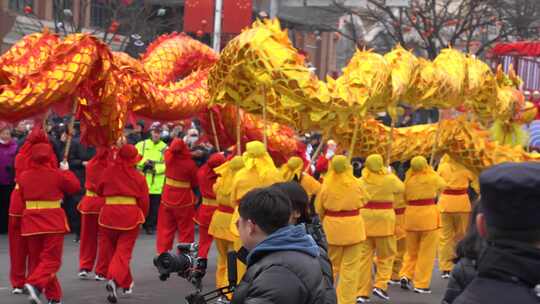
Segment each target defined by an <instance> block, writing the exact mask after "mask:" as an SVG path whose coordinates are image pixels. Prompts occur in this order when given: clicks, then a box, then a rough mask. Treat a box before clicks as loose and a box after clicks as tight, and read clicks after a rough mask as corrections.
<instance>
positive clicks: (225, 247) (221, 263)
mask: <svg viewBox="0 0 540 304" xmlns="http://www.w3.org/2000/svg"><path fill="white" fill-rule="evenodd" d="M214 241H215V244H216V249H217V263H216V287H217V288H221V287H225V286H228V285H229V278H228V271H227V254H228V252H229V251H231V250H233V242H230V241H227V240H224V239H214Z"/></svg>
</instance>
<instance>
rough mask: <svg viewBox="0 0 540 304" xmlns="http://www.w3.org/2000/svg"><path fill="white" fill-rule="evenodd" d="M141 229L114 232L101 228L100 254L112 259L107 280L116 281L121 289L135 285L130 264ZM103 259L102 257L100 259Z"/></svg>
mask: <svg viewBox="0 0 540 304" xmlns="http://www.w3.org/2000/svg"><path fill="white" fill-rule="evenodd" d="M137 236H139V227H137V228H135V229H131V230H113V229H108V228H104V227H99V246H100V248H99V252H100V255H101V254H102V253H103V255H104V256H105V257H111V259H110V263H109V269H108V271H107V279H109V280H114V281H115V282H116V284H117V285H118V286H119V287H122V288H126V289H128V288H129V287H130V285H131V283H133V277H132V276H131V270H130V269H129V263H130V262H131V256H132V253H133V248H134V247H135V242H136V241H137ZM100 258H101V257H100Z"/></svg>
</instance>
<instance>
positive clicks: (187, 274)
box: [154, 243, 206, 290]
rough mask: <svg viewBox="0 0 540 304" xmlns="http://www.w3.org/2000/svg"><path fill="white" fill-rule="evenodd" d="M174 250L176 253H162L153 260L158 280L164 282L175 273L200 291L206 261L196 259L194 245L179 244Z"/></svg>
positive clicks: (195, 247)
mask: <svg viewBox="0 0 540 304" xmlns="http://www.w3.org/2000/svg"><path fill="white" fill-rule="evenodd" d="M176 248H177V251H176V252H174V251H172V252H164V253H162V254H160V255H159V256H157V257H155V258H154V266H156V268H157V269H158V272H159V279H160V280H162V281H166V280H167V279H168V278H169V277H170V275H171V273H177V274H178V276H180V277H182V278H184V279H186V280H188V281H189V282H190V283H191V284H193V286H195V288H197V290H200V289H201V284H202V283H201V281H202V278H203V277H204V275H205V271H206V259H199V258H197V250H198V246H197V244H196V243H181V244H178V245H177V246H176Z"/></svg>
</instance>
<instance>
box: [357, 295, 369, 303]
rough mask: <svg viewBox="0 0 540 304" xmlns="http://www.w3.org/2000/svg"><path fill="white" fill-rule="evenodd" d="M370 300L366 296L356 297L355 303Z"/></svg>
mask: <svg viewBox="0 0 540 304" xmlns="http://www.w3.org/2000/svg"><path fill="white" fill-rule="evenodd" d="M368 302H371V300H370V299H369V298H368V297H358V298H356V304H362V303H368Z"/></svg>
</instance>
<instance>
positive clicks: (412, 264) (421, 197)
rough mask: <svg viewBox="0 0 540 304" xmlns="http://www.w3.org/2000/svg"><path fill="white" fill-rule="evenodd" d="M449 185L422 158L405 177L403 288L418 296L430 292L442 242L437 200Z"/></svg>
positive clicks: (416, 158)
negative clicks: (439, 232) (436, 259)
mask: <svg viewBox="0 0 540 304" xmlns="http://www.w3.org/2000/svg"><path fill="white" fill-rule="evenodd" d="M444 187H446V183H445V182H444V180H443V179H442V177H440V176H439V175H438V174H437V172H435V171H434V170H433V169H432V168H431V167H430V166H429V165H428V163H427V161H426V159H425V158H424V157H423V156H416V157H415V158H413V159H412V160H411V168H410V169H409V171H407V174H406V176H405V199H406V200H407V209H406V210H405V229H406V230H407V241H406V242H407V245H406V246H407V248H406V251H405V257H404V258H403V267H402V268H401V272H400V276H401V277H402V278H401V287H402V288H406V289H412V285H411V280H412V283H413V284H414V291H416V292H418V293H430V292H431V291H430V290H429V286H430V284H431V275H432V271H433V265H434V264H435V256H436V253H437V243H438V239H439V234H438V228H439V224H440V221H439V210H438V209H437V206H436V205H435V199H436V197H437V195H438V194H439V192H440V191H441V190H443V189H444Z"/></svg>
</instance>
